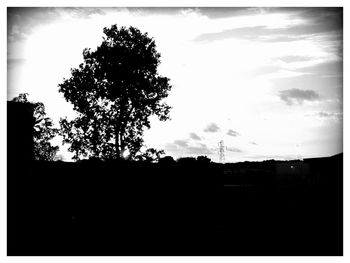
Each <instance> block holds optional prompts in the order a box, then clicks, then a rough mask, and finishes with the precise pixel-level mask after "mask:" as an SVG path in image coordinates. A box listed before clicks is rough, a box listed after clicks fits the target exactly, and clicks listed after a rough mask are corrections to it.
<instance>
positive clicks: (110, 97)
mask: <svg viewBox="0 0 350 263" xmlns="http://www.w3.org/2000/svg"><path fill="white" fill-rule="evenodd" d="M103 32H104V34H105V37H104V38H103V41H102V44H101V45H100V46H99V47H97V49H96V50H95V51H92V50H91V49H85V50H84V51H83V58H84V62H83V63H81V64H80V65H79V67H78V68H75V69H72V70H71V77H70V78H69V79H64V81H63V83H62V84H60V85H59V91H60V92H62V93H63V94H64V97H65V99H66V100H67V101H68V102H71V103H72V104H73V108H74V110H75V111H77V112H78V117H77V118H75V119H74V120H71V121H69V120H67V118H64V119H61V120H60V125H61V130H62V135H63V137H64V143H68V144H70V148H69V150H70V151H71V152H74V153H75V154H74V157H73V158H74V159H76V160H79V159H80V158H81V157H97V158H101V159H111V158H114V159H120V158H123V157H125V156H127V158H129V159H135V158H136V156H137V153H139V152H140V149H141V147H142V146H143V131H144V128H150V121H149V117H150V116H151V115H156V116H157V117H158V118H159V120H161V121H165V120H167V119H169V110H170V107H169V106H168V105H167V104H166V103H164V102H162V100H163V99H164V98H166V97H167V96H168V92H169V91H170V89H171V86H170V84H169V79H168V78H166V77H162V76H160V75H159V74H158V72H157V67H158V65H159V64H160V54H159V53H157V51H156V45H155V42H154V40H153V39H152V38H150V37H148V35H147V33H145V34H143V33H141V32H140V31H139V30H138V29H136V28H134V27H129V28H125V27H121V28H118V27H117V26H116V25H113V26H111V27H110V28H104V31H103ZM148 153H149V154H151V155H152V154H153V155H154V154H155V153H152V151H149V152H148ZM155 155H157V154H155ZM155 157H156V156H155Z"/></svg>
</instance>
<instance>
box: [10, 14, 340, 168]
mask: <svg viewBox="0 0 350 263" xmlns="http://www.w3.org/2000/svg"><path fill="white" fill-rule="evenodd" d="M112 24H117V25H118V26H131V25H132V26H135V27H137V28H139V29H140V30H141V31H142V32H148V34H149V36H151V37H153V38H154V39H155V41H156V45H157V50H158V52H160V53H161V55H162V57H161V61H162V62H161V65H160V67H159V73H160V74H161V75H163V76H166V77H169V78H170V80H171V84H172V86H173V89H172V91H171V92H170V95H169V97H168V98H167V103H168V104H169V105H171V106H172V110H171V112H170V113H171V114H170V115H171V120H170V121H167V122H159V121H157V120H156V119H152V126H151V129H150V130H148V131H146V132H145V143H146V145H147V146H149V147H156V148H158V149H164V150H165V152H166V154H167V155H172V156H173V157H175V158H177V157H180V156H197V155H207V156H208V157H210V158H211V159H212V160H213V161H218V143H219V141H220V140H223V141H224V144H225V146H226V148H225V157H226V161H228V162H236V161H243V160H263V159H271V158H277V159H291V158H307V157H317V156H329V155H333V154H337V153H339V152H342V151H343V147H342V143H343V140H342V128H343V124H342V123H343V110H342V109H343V86H342V82H343V68H342V64H343V60H342V57H343V54H342V45H343V43H342V38H343V31H342V9H339V8H338V9H337V8H328V9H327V8H9V9H8V48H7V53H8V57H7V74H8V86H7V88H8V89H7V96H8V100H11V99H12V98H13V97H14V96H17V95H18V94H19V93H23V92H27V93H29V94H30V96H29V99H30V100H32V101H41V102H43V103H44V104H45V106H46V108H47V113H48V115H49V116H50V117H51V118H52V119H53V120H54V121H55V123H58V120H59V118H60V117H64V116H68V118H73V117H74V112H73V110H72V106H71V105H70V104H69V103H68V102H66V101H65V100H64V98H63V95H62V94H60V93H59V92H58V87H57V85H58V84H59V83H61V82H62V80H63V78H68V77H69V76H70V68H74V67H77V66H78V65H79V64H80V63H81V62H82V61H83V60H82V51H83V49H84V48H86V47H90V48H92V49H94V48H96V47H97V46H98V45H99V44H100V43H101V41H102V35H103V33H102V30H103V28H104V27H109V26H111V25H112ZM55 143H56V144H58V145H60V147H61V149H62V150H61V154H62V155H63V156H64V157H65V159H66V160H67V161H68V160H69V159H70V156H71V155H70V154H69V153H67V151H66V150H65V149H66V147H62V146H61V141H60V139H56V140H55Z"/></svg>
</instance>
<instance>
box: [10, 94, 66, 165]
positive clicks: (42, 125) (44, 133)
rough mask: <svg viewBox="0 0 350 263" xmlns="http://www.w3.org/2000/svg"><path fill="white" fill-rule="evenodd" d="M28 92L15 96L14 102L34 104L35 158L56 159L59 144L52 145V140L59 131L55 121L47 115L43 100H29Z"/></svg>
mask: <svg viewBox="0 0 350 263" xmlns="http://www.w3.org/2000/svg"><path fill="white" fill-rule="evenodd" d="M27 96H28V93H21V94H19V95H18V96H17V97H15V98H13V100H12V101H14V102H21V103H30V104H32V105H33V106H34V131H33V136H34V138H33V140H34V159H35V160H40V161H54V160H55V158H56V154H57V152H58V149H59V147H58V146H52V145H51V143H50V140H51V139H53V138H54V137H55V136H56V134H57V133H58V129H56V128H53V122H52V120H51V119H50V118H49V117H46V112H45V106H44V104H43V103H42V102H30V101H28V98H27Z"/></svg>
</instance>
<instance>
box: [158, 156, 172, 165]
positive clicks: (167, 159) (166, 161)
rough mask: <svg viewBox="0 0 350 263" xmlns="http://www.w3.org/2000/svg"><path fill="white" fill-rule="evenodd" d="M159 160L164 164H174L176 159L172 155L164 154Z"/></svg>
mask: <svg viewBox="0 0 350 263" xmlns="http://www.w3.org/2000/svg"><path fill="white" fill-rule="evenodd" d="M158 162H159V163H162V164H173V163H175V160H174V158H173V157H171V156H164V157H163V158H160V159H159V160H158Z"/></svg>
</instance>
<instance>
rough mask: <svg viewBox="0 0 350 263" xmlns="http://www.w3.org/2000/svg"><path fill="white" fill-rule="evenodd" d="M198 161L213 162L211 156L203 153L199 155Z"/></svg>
mask: <svg viewBox="0 0 350 263" xmlns="http://www.w3.org/2000/svg"><path fill="white" fill-rule="evenodd" d="M197 161H198V162H201V163H210V162H211V160H210V158H208V157H207V156H203V155H201V156H198V157H197Z"/></svg>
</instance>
